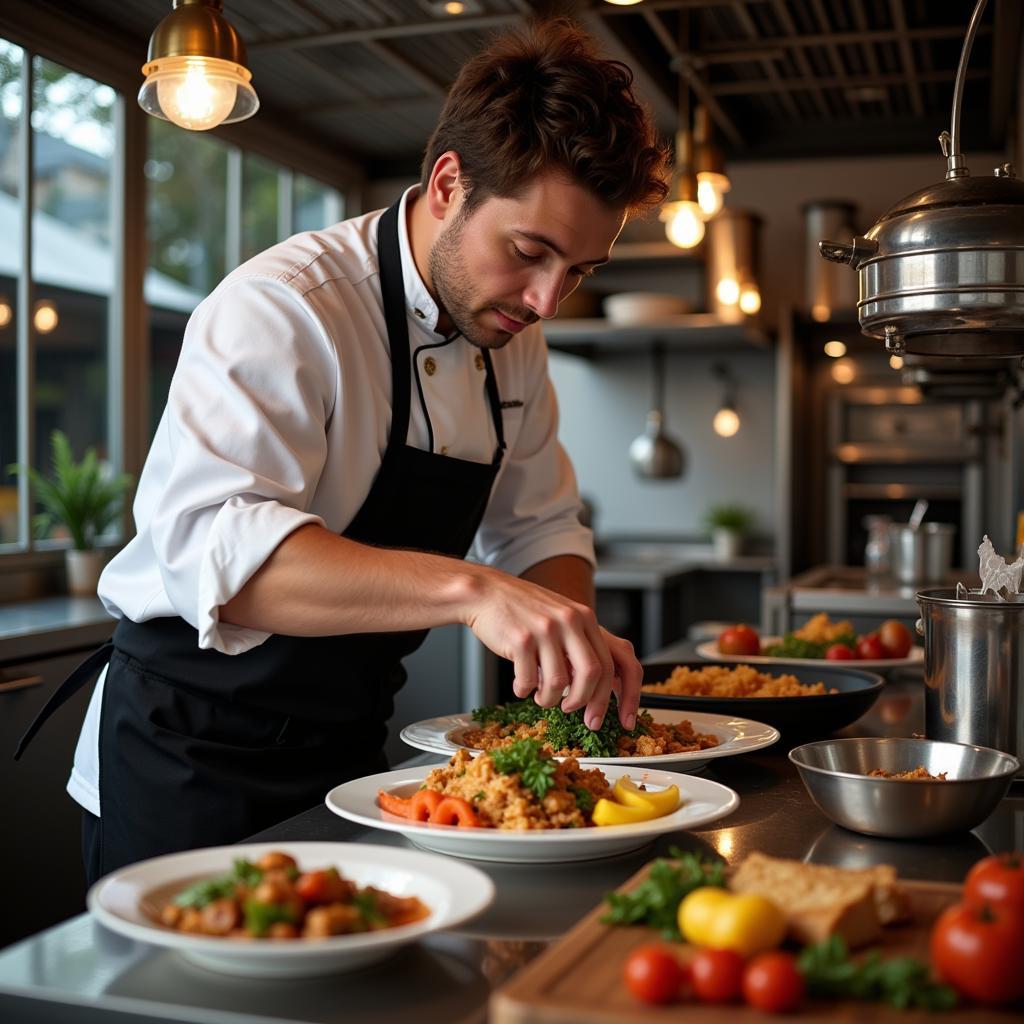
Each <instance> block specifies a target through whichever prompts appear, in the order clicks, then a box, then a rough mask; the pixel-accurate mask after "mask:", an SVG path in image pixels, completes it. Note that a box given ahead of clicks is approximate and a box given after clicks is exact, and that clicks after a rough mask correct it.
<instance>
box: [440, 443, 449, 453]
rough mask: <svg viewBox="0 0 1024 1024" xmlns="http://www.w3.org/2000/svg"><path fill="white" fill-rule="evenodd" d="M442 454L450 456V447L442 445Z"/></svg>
mask: <svg viewBox="0 0 1024 1024" xmlns="http://www.w3.org/2000/svg"><path fill="white" fill-rule="evenodd" d="M441 454H442V455H447V454H448V445H446V444H443V445H441Z"/></svg>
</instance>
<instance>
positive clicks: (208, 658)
mask: <svg viewBox="0 0 1024 1024" xmlns="http://www.w3.org/2000/svg"><path fill="white" fill-rule="evenodd" d="M377 245H378V253H379V262H380V279H381V292H382V297H383V303H384V316H385V322H386V324H387V331H388V344H389V347H390V351H391V386H392V402H391V429H390V433H389V436H388V445H387V449H386V450H385V453H384V457H383V460H382V462H381V467H380V470H379V471H378V473H377V476H376V478H375V479H374V482H373V485H372V487H371V488H370V492H369V494H368V495H367V496H366V500H365V501H364V502H363V504H362V507H361V508H360V509H359V511H358V512H357V513H356V515H355V517H354V519H353V520H352V522H351V523H350V524H349V526H348V528H347V529H346V530H345V532H344V534H343V536H345V537H347V538H349V539H351V540H354V541H359V542H361V543H364V544H372V545H375V546H379V547H388V548H405V549H412V550H419V551H429V552H435V553H438V554H443V555H451V556H454V557H458V558H463V557H464V556H465V554H466V552H467V551H468V550H469V547H470V545H471V543H472V541H473V537H474V535H475V534H476V531H477V528H478V527H479V525H480V521H481V519H482V517H483V514H484V510H485V508H486V506H487V502H488V499H489V497H490V493H491V489H492V485H493V483H494V480H495V477H496V476H497V473H498V469H499V467H500V465H501V459H502V456H503V454H504V448H505V442H504V431H503V428H502V421H501V403H500V400H499V396H498V387H497V383H496V381H495V377H494V368H493V365H492V363H491V358H490V353H489V352H488V351H487V350H484V351H483V358H484V363H485V368H486V388H487V398H488V402H489V405H490V409H491V415H492V417H493V420H494V426H495V430H496V433H497V437H498V444H497V447H496V449H495V453H494V458H493V460H492V461H491V463H489V464H487V463H477V462H469V461H466V460H464V459H455V458H449V457H446V456H442V455H436V454H434V453H433V452H427V451H422V450H420V449H418V448H412V447H410V446H409V445H408V444H407V443H406V441H407V434H408V427H409V407H410V397H411V386H410V384H411V381H410V369H409V366H410V350H409V331H408V322H407V316H408V314H407V312H406V302H405V287H404V283H403V280H402V264H401V255H400V250H399V243H398V206H397V205H395V206H393V207H391V208H390V209H388V210H387V211H385V213H384V214H383V215H382V216H381V218H380V221H379V226H378V232H377ZM426 635H427V630H416V631H415V632H391V633H367V634H357V635H346V636H325V637H291V636H281V635H273V636H271V637H269V638H268V639H267V640H266V641H265V642H264V643H263V644H261V645H260V646H258V647H255V648H253V649H251V650H249V651H246V652H245V653H243V654H238V655H227V654H222V653H221V652H219V651H214V650H203V649H200V647H199V644H198V633H197V631H196V630H195V629H193V628H192V626H191V625H189V624H188V623H187V622H185V621H184V620H183V619H180V618H162V619H151V620H149V621H147V622H133V621H131V620H130V619H127V618H122V619H121V620H120V621H119V622H118V624H117V627H116V629H115V630H114V636H113V640H112V642H111V643H108V644H106V645H104V646H103V647H102V648H100V649H99V650H98V651H95V652H94V653H93V654H92V655H90V657H89V658H87V659H86V661H85V662H83V663H82V665H81V666H79V668H78V669H76V670H75V672H73V673H72V675H71V676H69V677H68V679H67V680H65V682H64V683H63V684H62V685H61V687H60V688H59V689H58V690H57V692H56V693H55V694H54V695H53V697H51V699H50V701H49V702H48V703H47V705H46V706H45V707H44V708H43V710H42V711H41V712H40V714H39V716H38V718H37V719H36V721H34V722H33V723H32V725H31V726H30V728H29V730H28V732H26V734H25V736H24V737H23V738H22V741H21V743H20V744H19V747H18V751H17V753H16V755H15V756H16V757H18V756H20V754H21V752H22V750H24V748H25V746H27V744H28V743H29V741H30V740H31V739H32V737H33V736H34V735H35V733H36V732H37V731H38V729H39V728H40V727H41V726H42V724H43V723H44V722H45V721H46V719H47V718H48V717H49V716H50V714H52V713H53V712H54V711H55V710H56V709H57V708H58V707H59V706H60V705H61V704H62V703H64V701H66V700H68V699H69V698H70V697H71V696H72V695H73V693H74V692H76V691H77V690H78V689H80V688H81V687H82V686H83V685H85V684H86V683H87V682H89V681H91V680H92V679H93V678H94V677H95V676H96V674H97V672H98V671H99V669H100V668H101V667H102V665H103V664H104V663H105V662H106V661H107V660H108V659H109V662H110V664H109V668H108V670H107V676H106V681H105V685H104V693H103V702H102V708H101V716H100V729H99V732H100V735H99V752H100V753H99V758H100V772H99V777H100V806H101V814H102V817H101V820H100V822H99V824H98V828H99V830H100V832H99V836H98V837H97V838H98V847H99V849H98V850H96V849H95V848H94V849H93V852H92V855H91V856H92V861H93V863H92V864H91V865H90V864H87V871H88V873H89V874H90V875H92V876H98V875H99V874H105V873H107V872H109V871H113V870H115V869H117V868H118V867H121V866H123V865H124V864H128V863H131V862H133V861H136V860H141V859H143V858H146V857H152V856H156V855H158V854H163V853H170V852H173V851H176V850H185V849H192V848H194V847H197V846H209V845H216V844H220V843H231V842H236V841H238V840H240V839H243V838H245V837H246V836H249V835H252V834H253V833H255V832H259V831H261V830H262V829H265V828H268V827H270V826H271V825H273V824H275V823H277V822H279V821H282V820H284V819H285V818H289V817H291V816H293V815H295V814H298V813H299V812H301V811H303V810H306V809H307V808H309V807H310V806H312V805H314V804H316V803H318V802H320V801H321V800H322V799H323V797H324V795H325V794H326V793H327V791H328V790H329V789H330V788H331V787H333V786H336V785H338V784H339V783H341V782H346V781H348V780H349V779H353V778H358V777H360V776H362V775H367V774H372V773H373V772H377V771H384V770H386V768H387V762H386V760H385V758H384V755H383V744H384V740H385V738H386V736H387V727H386V724H385V723H386V721H387V719H388V718H390V716H391V714H392V713H393V711H394V701H393V698H394V694H395V693H396V692H397V690H398V689H399V688H400V687H401V686H402V684H403V683H404V682H405V675H406V674H405V670H404V669H403V667H402V665H401V659H402V658H404V657H405V656H406V655H408V654H411V653H412V652H413V651H414V650H416V648H417V647H419V646H420V644H421V643H422V642H423V640H424V638H425V637H426ZM91 842H92V845H93V847H95V846H96V845H97V840H96V839H93V840H91ZM90 880H91V879H90Z"/></svg>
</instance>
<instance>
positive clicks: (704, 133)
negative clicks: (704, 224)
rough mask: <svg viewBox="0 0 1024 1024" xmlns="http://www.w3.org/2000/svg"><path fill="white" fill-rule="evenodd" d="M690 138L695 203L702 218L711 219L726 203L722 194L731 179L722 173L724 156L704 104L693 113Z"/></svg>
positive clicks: (723, 170) (729, 185) (726, 190)
mask: <svg viewBox="0 0 1024 1024" xmlns="http://www.w3.org/2000/svg"><path fill="white" fill-rule="evenodd" d="M693 141H694V145H695V148H696V153H695V157H694V166H695V169H696V172H697V202H699V203H700V209H701V213H702V214H703V216H704V219H705V220H710V219H711V218H712V217H714V215H715V214H716V213H718V212H719V210H721V209H722V206H723V205H724V204H725V193H726V192H728V191H729V189H730V188H732V182H730V181H729V176H728V175H727V174H726V173H725V157H724V155H723V154H722V149H721V147H720V146H719V145H718V144H717V143H716V141H715V133H714V128H713V127H712V124H711V112H710V111H709V110H708V108H707V107H706V106H704V105H703V104H701V105H699V106H698V107H697V108H696V109H695V110H694V112H693Z"/></svg>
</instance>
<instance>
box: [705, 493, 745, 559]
mask: <svg viewBox="0 0 1024 1024" xmlns="http://www.w3.org/2000/svg"><path fill="white" fill-rule="evenodd" d="M704 523H705V525H706V526H707V529H708V532H709V533H710V534H711V543H712V545H713V547H714V552H715V558H717V559H718V560H719V561H720V562H726V561H728V560H729V559H731V558H735V557H736V556H737V555H738V554H739V553H740V548H741V547H742V545H743V535H744V534H745V533H747V532H748V531H749V530H750V528H751V526H753V524H754V514H753V513H752V512H751V511H750V509H747V508H744V507H743V506H742V505H712V506H711V508H709V509H708V511H707V514H706V515H705V516H704Z"/></svg>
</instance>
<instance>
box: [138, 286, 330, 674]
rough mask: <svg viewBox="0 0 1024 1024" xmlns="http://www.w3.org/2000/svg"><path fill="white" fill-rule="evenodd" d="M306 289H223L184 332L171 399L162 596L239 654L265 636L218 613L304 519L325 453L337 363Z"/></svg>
mask: <svg viewBox="0 0 1024 1024" xmlns="http://www.w3.org/2000/svg"><path fill="white" fill-rule="evenodd" d="M333 353H334V350H333V348H332V347H331V346H330V344H329V342H328V341H327V339H326V337H325V336H324V333H323V331H322V330H321V328H320V325H319V324H318V323H317V321H316V320H315V319H314V317H313V316H312V314H311V313H310V311H309V309H308V308H307V307H306V306H305V304H304V303H303V301H302V299H301V296H299V295H298V294H296V293H294V292H292V291H291V289H289V288H288V287H287V285H284V284H282V283H281V282H279V281H276V280H274V279H273V278H242V279H240V280H236V281H233V282H230V283H228V284H226V285H222V286H221V288H220V289H218V290H217V291H216V292H214V294H213V295H211V296H210V298H209V299H207V300H206V302H205V303H204V305H203V306H202V307H200V309H199V310H197V312H196V314H195V315H194V316H193V319H192V321H191V322H190V324H189V329H188V330H187V331H186V335H185V342H184V345H183V347H182V354H181V358H180V359H179V362H178V367H177V370H176V371H175V375H174V379H173V382H172V384H171V390H170V394H169V396H168V408H167V413H166V415H167V416H168V417H169V427H170V429H169V431H168V437H169V440H168V442H167V443H168V446H169V451H168V452H167V453H166V461H167V462H168V463H169V466H170V470H169V472H168V474H167V476H166V486H165V487H164V488H163V490H162V492H161V493H160V494H158V495H156V496H155V502H154V507H153V509H152V520H151V530H152V537H153V544H154V548H155V551H156V554H157V558H158V561H159V565H160V572H161V576H162V578H163V583H164V589H165V592H166V594H167V596H168V598H169V600H170V601H171V603H172V604H173V606H174V608H175V609H176V611H177V612H178V614H179V615H181V617H182V618H183V619H185V620H186V621H188V622H190V623H191V624H192V625H193V626H195V627H196V629H198V631H199V646H200V647H204V648H213V649H215V650H218V651H222V652H223V653H225V654H240V653H242V652H244V651H247V650H249V649H251V648H253V647H256V646H257V645H259V644H261V643H262V642H263V641H264V640H266V639H267V637H268V636H269V634H268V633H264V632H261V631H259V630H254V629H247V628H244V627H241V626H235V625H231V624H229V623H224V622H220V621H219V610H220V607H221V606H222V605H224V604H225V603H226V602H228V601H230V600H231V598H232V597H234V596H235V595H236V594H237V593H238V592H239V591H240V590H241V589H242V587H243V586H244V585H245V583H246V582H247V581H248V580H249V579H250V577H252V575H253V574H254V573H255V572H256V570H257V569H259V568H260V566H261V565H262V564H263V563H264V561H265V560H266V559H267V557H268V556H269V555H270V554H271V552H273V550H274V549H275V548H276V547H277V546H278V544H280V543H281V541H282V540H283V539H284V538H285V537H287V536H288V535H289V534H290V533H292V532H293V531H294V530H296V529H297V528H298V527H300V526H303V525H305V524H307V523H319V524H321V525H322V524H323V520H322V519H321V518H320V517H319V516H316V515H312V514H310V513H309V512H308V511H307V510H308V508H309V506H310V501H311V498H312V495H313V493H314V491H315V488H316V484H317V481H318V479H319V477H320V474H321V471H322V469H323V466H324V460H325V458H326V454H327V441H326V435H325V425H326V423H327V420H328V418H329V416H330V415H331V410H332V406H333V402H334V397H335V388H336V380H337V374H336V362H335V357H334V354H333Z"/></svg>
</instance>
